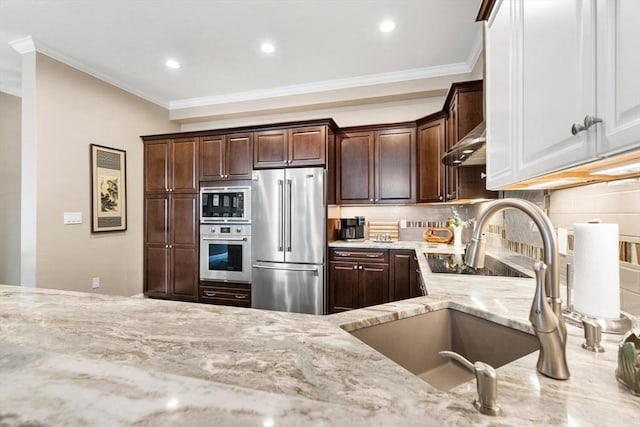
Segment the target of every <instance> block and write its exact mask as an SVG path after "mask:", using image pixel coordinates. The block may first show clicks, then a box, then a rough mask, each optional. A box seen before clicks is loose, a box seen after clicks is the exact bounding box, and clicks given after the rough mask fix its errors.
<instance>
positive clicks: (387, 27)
mask: <svg viewBox="0 0 640 427" xmlns="http://www.w3.org/2000/svg"><path fill="white" fill-rule="evenodd" d="M379 28H380V31H382V32H383V33H390V32H391V31H393V30H395V29H396V23H395V22H393V21H382V23H381V24H380V27H379Z"/></svg>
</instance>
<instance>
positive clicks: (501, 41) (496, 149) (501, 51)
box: [484, 1, 520, 189]
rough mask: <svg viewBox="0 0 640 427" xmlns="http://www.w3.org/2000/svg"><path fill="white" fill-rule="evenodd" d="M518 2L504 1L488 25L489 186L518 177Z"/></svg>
mask: <svg viewBox="0 0 640 427" xmlns="http://www.w3.org/2000/svg"><path fill="white" fill-rule="evenodd" d="M514 7H515V3H514V2H512V1H503V2H502V3H501V4H500V8H499V9H497V11H496V13H495V14H494V16H493V19H492V20H490V21H489V22H487V23H486V29H485V33H484V34H485V91H486V101H485V108H486V112H487V114H486V115H487V119H486V124H487V141H488V142H487V187H488V188H491V189H494V188H500V187H502V186H504V185H509V184H512V183H514V182H515V181H516V168H515V162H516V155H515V145H516V144H515V143H514V142H515V141H517V139H516V137H515V131H516V117H518V112H519V111H520V109H519V108H518V106H517V104H516V99H515V96H514V95H516V92H515V90H514V86H513V79H511V73H512V70H513V67H514V66H515V65H517V63H516V59H515V58H516V52H515V47H516V46H517V42H518V38H517V37H516V36H517V34H518V33H517V32H516V31H514V27H515V23H514V20H513V9H514Z"/></svg>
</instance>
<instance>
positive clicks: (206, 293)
mask: <svg viewBox="0 0 640 427" xmlns="http://www.w3.org/2000/svg"><path fill="white" fill-rule="evenodd" d="M204 294H205V296H208V297H215V296H216V293H215V292H211V291H204Z"/></svg>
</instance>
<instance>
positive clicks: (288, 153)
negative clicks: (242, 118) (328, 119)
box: [253, 126, 327, 169]
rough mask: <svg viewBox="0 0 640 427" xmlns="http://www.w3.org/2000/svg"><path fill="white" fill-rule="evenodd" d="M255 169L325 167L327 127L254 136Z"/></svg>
mask: <svg viewBox="0 0 640 427" xmlns="http://www.w3.org/2000/svg"><path fill="white" fill-rule="evenodd" d="M254 140H255V143H254V149H253V167H254V168H255V169H267V168H282V167H298V166H324V165H325V162H326V151H327V126H307V127H299V128H288V129H276V130H265V131H260V132H254Z"/></svg>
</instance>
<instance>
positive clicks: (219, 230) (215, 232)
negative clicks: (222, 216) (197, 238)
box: [200, 224, 251, 236]
mask: <svg viewBox="0 0 640 427" xmlns="http://www.w3.org/2000/svg"><path fill="white" fill-rule="evenodd" d="M200 235H201V236H202V235H209V236H251V225H247V224H201V225H200Z"/></svg>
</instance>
